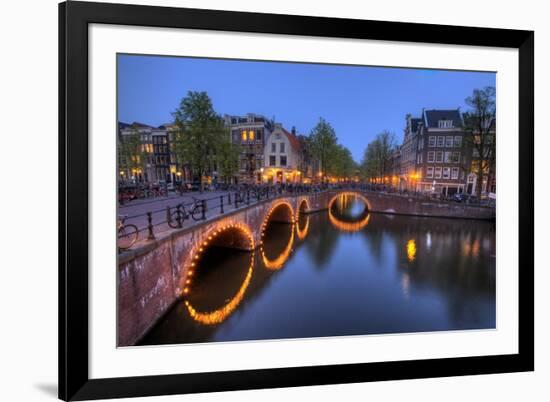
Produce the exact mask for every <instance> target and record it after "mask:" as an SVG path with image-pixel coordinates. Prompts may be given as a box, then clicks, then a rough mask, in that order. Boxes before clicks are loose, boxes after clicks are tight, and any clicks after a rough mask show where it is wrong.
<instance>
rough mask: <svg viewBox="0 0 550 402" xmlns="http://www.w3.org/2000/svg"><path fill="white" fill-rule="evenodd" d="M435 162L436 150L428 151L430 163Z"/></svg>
mask: <svg viewBox="0 0 550 402" xmlns="http://www.w3.org/2000/svg"><path fill="white" fill-rule="evenodd" d="M434 162H435V151H428V163H434Z"/></svg>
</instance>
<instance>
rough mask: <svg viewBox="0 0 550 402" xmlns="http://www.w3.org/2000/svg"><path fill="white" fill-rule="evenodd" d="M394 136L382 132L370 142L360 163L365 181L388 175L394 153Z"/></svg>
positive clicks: (387, 132)
mask: <svg viewBox="0 0 550 402" xmlns="http://www.w3.org/2000/svg"><path fill="white" fill-rule="evenodd" d="M395 148H396V142H395V136H394V135H393V134H392V133H390V132H389V131H386V130H384V131H382V132H381V133H380V134H378V135H377V136H376V138H375V139H374V140H373V141H371V142H370V143H369V144H368V145H367V148H366V149H365V153H364V155H363V160H362V161H361V173H362V174H363V175H364V176H365V178H367V179H374V178H377V177H383V176H385V175H387V174H388V173H390V171H389V170H390V159H391V156H392V154H393V152H395Z"/></svg>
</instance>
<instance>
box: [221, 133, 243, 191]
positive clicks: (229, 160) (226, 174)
mask: <svg viewBox="0 0 550 402" xmlns="http://www.w3.org/2000/svg"><path fill="white" fill-rule="evenodd" d="M216 159H217V162H218V172H219V174H220V176H221V177H222V178H223V179H224V181H225V183H230V182H231V181H232V179H233V177H234V176H235V175H236V174H237V172H238V170H239V146H238V145H237V144H233V143H232V142H231V138H230V137H229V136H226V137H224V138H223V139H222V140H221V141H220V142H219V144H218V145H217V148H216Z"/></svg>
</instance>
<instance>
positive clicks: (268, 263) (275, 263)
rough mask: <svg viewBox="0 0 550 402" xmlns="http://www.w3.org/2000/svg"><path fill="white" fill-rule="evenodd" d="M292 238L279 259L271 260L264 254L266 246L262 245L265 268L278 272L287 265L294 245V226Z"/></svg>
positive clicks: (261, 250) (291, 231)
mask: <svg viewBox="0 0 550 402" xmlns="http://www.w3.org/2000/svg"><path fill="white" fill-rule="evenodd" d="M290 228H291V230H290V238H289V239H288V243H287V245H286V246H285V248H284V249H283V251H282V252H281V253H280V254H279V255H278V256H277V258H274V259H269V258H267V256H266V255H265V252H264V246H263V243H262V247H261V248H260V252H261V254H262V261H263V263H264V266H265V267H266V268H267V269H271V270H278V269H281V268H282V267H283V265H285V262H286V260H288V257H290V254H291V252H292V245H293V244H294V225H292V226H290Z"/></svg>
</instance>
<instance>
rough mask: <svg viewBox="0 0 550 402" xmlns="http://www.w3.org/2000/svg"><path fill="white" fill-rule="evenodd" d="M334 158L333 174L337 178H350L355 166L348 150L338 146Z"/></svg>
mask: <svg viewBox="0 0 550 402" xmlns="http://www.w3.org/2000/svg"><path fill="white" fill-rule="evenodd" d="M335 157H336V158H335V159H336V160H335V163H334V174H335V175H336V176H338V177H346V178H349V177H352V176H353V175H354V174H355V170H356V168H357V164H356V163H355V161H354V160H353V157H352V156H351V152H350V150H349V149H347V148H346V147H344V146H343V145H340V144H338V145H337V146H336V154H335Z"/></svg>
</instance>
